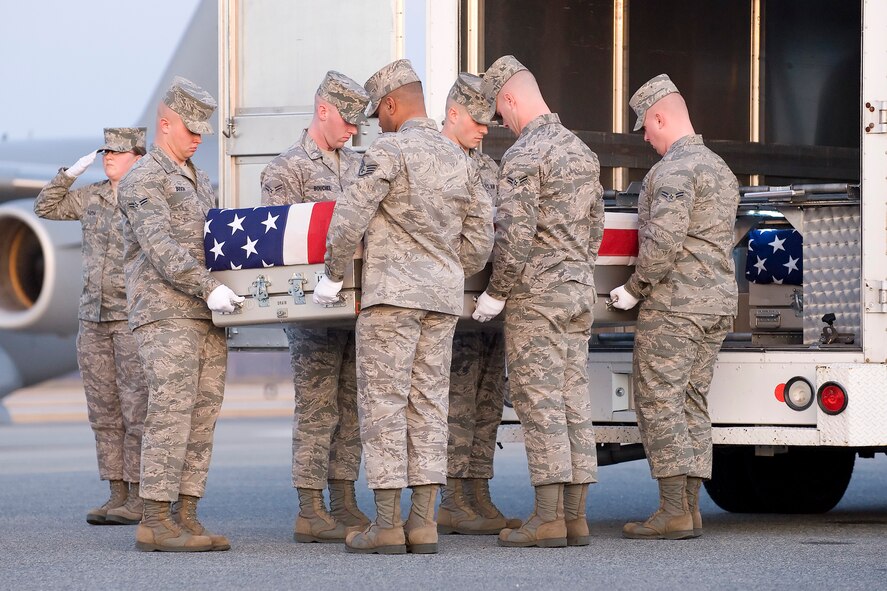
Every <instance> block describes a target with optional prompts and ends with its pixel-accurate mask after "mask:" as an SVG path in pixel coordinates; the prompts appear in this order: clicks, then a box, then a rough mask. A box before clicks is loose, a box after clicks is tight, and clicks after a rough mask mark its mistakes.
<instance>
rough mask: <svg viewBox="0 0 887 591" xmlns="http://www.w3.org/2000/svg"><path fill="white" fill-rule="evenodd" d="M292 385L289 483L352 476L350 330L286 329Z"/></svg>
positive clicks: (354, 434)
mask: <svg viewBox="0 0 887 591" xmlns="http://www.w3.org/2000/svg"><path fill="white" fill-rule="evenodd" d="M286 334H287V340H288V341H289V349H290V356H291V360H292V366H293V376H294V378H293V382H294V383H295V387H296V406H295V412H294V413H293V486H295V487H297V488H314V489H322V488H324V487H325V486H326V483H327V479H330V480H351V481H354V480H357V475H358V472H359V470H360V452H361V446H360V423H359V422H358V420H357V369H356V365H355V357H354V356H355V344H354V331H353V330H338V329H333V328H328V329H323V328H318V329H301V328H298V327H290V328H287V329H286Z"/></svg>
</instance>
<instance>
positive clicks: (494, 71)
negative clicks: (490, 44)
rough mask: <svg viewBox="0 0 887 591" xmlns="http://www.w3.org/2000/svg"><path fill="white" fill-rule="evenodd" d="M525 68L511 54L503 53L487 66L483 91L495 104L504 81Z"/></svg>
mask: <svg viewBox="0 0 887 591" xmlns="http://www.w3.org/2000/svg"><path fill="white" fill-rule="evenodd" d="M526 69H527V67H526V66H524V65H523V64H522V63H520V62H519V61H517V58H516V57H514V56H513V55H503V56H502V57H500V58H499V59H497V60H496V61H494V62H493V64H492V65H491V66H490V67H489V68H487V72H486V73H485V74H484V83H483V93H484V94H485V95H487V98H488V99H489V100H490V101H491V102H492V103H493V105H494V106H495V104H496V97H498V96H499V91H500V90H502V87H503V86H505V83H506V82H508V81H509V80H510V79H511V77H512V76H514V75H515V74H517V73H518V72H520V71H521V70H526Z"/></svg>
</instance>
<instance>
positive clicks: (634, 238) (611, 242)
mask: <svg viewBox="0 0 887 591" xmlns="http://www.w3.org/2000/svg"><path fill="white" fill-rule="evenodd" d="M637 258H638V214H636V213H616V212H606V213H605V214H604V239H603V240H602V241H601V247H600V249H599V250H598V257H597V264H598V265H633V264H635V261H637Z"/></svg>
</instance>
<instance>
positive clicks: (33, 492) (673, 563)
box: [0, 384, 887, 591]
mask: <svg viewBox="0 0 887 591" xmlns="http://www.w3.org/2000/svg"><path fill="white" fill-rule="evenodd" d="M50 386H51V384H50ZM69 386H70V385H69ZM266 386H268V384H265V385H261V384H254V385H253V386H252V387H250V386H249V385H246V384H241V385H240V386H239V387H242V388H243V391H242V392H241V393H240V394H234V392H235V391H236V389H235V390H230V389H229V396H230V398H229V399H228V400H227V401H226V406H225V408H224V410H223V414H222V419H221V420H220V421H219V424H218V427H217V430H216V445H215V451H214V455H213V462H212V467H211V469H210V474H209V484H208V491H207V496H206V498H205V499H204V500H203V501H202V502H201V504H200V516H201V520H202V521H203V523H204V524H205V525H206V526H208V527H209V528H210V529H211V530H214V531H217V532H219V533H224V534H226V535H227V536H229V538H230V539H231V542H232V546H233V548H232V549H231V550H230V551H228V552H215V553H209V552H207V553H200V554H168V553H156V552H155V553H142V552H138V551H136V550H135V547H134V535H135V533H134V530H135V528H134V526H90V525H87V524H86V521H85V516H86V512H87V510H88V509H89V508H90V507H92V506H94V505H97V504H100V503H101V502H103V501H104V500H105V498H107V484H106V483H103V482H100V481H99V480H98V478H97V474H96V467H95V451H94V443H93V437H92V433H91V431H90V429H89V427H88V425H87V424H86V422H85V420H79V419H75V420H71V419H70V418H64V417H70V416H71V413H75V414H76V412H79V411H77V410H76V406H77V404H76V402H72V401H71V399H72V397H74V398H76V396H75V395H72V394H70V391H69V392H68V394H65V395H62V394H59V393H58V392H57V393H56V394H58V398H57V399H56V400H55V402H56V404H57V405H61V406H64V405H63V404H62V403H63V402H64V401H66V400H67V404H70V408H68V409H64V408H55V409H53V408H52V403H51V399H52V396H50V394H52V393H51V392H50V394H46V392H45V391H44V392H43V393H42V394H41V393H39V392H32V393H31V394H30V395H29V396H26V397H25V398H31V400H29V401H26V400H4V403H6V404H5V406H6V408H7V410H8V411H9V414H10V415H11V416H13V417H18V418H19V419H22V418H23V417H26V416H29V417H31V418H32V419H33V420H28V421H27V422H25V421H22V420H19V421H16V422H12V423H10V422H7V423H6V424H0V589H10V590H27V589H118V588H119V589H127V590H130V589H132V590H135V589H151V590H154V589H157V590H160V589H162V590H172V589H191V590H200V589H245V588H249V589H397V588H401V589H415V588H423V589H428V588H441V589H459V588H463V589H476V588H483V589H484V590H485V591H486V590H493V589H527V588H529V589H554V588H561V589H562V588H582V589H585V588H589V589H598V588H604V589H606V588H613V589H636V588H640V589H782V588H806V589H830V590H831V589H884V588H885V587H887V583H885V581H887V564H885V559H887V457H885V456H884V455H883V454H881V455H878V456H876V458H875V459H858V460H857V464H856V470H855V473H854V477H853V480H852V481H851V483H850V487H849V489H848V490H847V493H846V495H845V497H844V499H843V500H842V501H841V503H840V504H839V505H838V507H837V508H836V509H834V510H833V511H831V512H830V513H827V514H823V515H804V516H790V515H738V514H731V513H726V512H723V511H721V510H720V509H718V508H717V507H716V506H715V505H714V504H713V503H712V502H711V500H710V499H709V498H708V497H707V495H704V494H703V499H702V511H703V517H704V521H705V534H704V536H703V537H702V538H699V539H696V540H688V541H635V540H624V539H622V537H621V527H622V524H623V523H624V522H625V521H628V520H634V519H639V518H645V517H646V516H647V515H648V514H649V513H650V512H651V511H652V510H653V509H655V505H656V503H657V495H656V487H655V483H654V481H652V480H651V479H650V476H649V471H648V468H647V464H646V462H644V461H638V462H630V463H626V464H620V465H616V466H606V467H603V468H601V470H600V474H599V478H600V482H599V483H598V484H595V485H593V486H592V488H591V492H590V494H589V502H588V518H589V523H590V526H591V532H592V538H591V544H590V545H589V546H587V547H582V548H564V549H535V548H531V549H516V548H500V547H498V546H497V545H496V538H495V537H494V536H441V541H440V553H439V554H437V555H405V556H375V555H372V556H363V555H353V554H348V553H346V552H345V551H344V548H343V547H342V546H341V545H339V544H297V543H294V542H293V541H292V527H293V520H294V518H295V513H296V507H297V505H296V494H295V491H294V490H293V489H292V486H291V482H290V453H291V452H290V444H291V439H290V437H291V434H290V417H289V414H290V413H291V409H292V402H291V399H288V398H287V397H288V396H289V394H286V395H282V394H281V395H275V396H271V395H270V394H269V391H268V390H267V389H266ZM281 388H283V389H284V390H285V385H282V386H281ZM44 390H46V388H44ZM48 390H50V391H51V390H52V388H48ZM69 390H70V388H69ZM19 395H20V394H16V396H19ZM41 396H49V399H50V401H47V399H43V400H42V402H40V404H39V405H38V404H37V402H38V400H39V399H40V397H41ZM263 401H264V402H263ZM26 402H27V404H26ZM16 405H19V406H18V408H16ZM28 405H36V406H42V407H49V409H50V410H49V411H46V410H44V411H41V412H42V415H43V418H42V419H39V418H38V417H37V415H40V414H41V413H38V412H36V411H34V410H33V409H32V410H31V411H28V413H25V412H24V411H23V410H22V407H23V406H25V407H27V406H28ZM275 405H277V406H275ZM272 406H273V407H275V408H274V409H270V407H272ZM10 407H11V410H10ZM278 407H279V408H278ZM250 413H252V414H255V415H260V416H259V417H252V416H250ZM53 417H54V418H53ZM492 491H493V497H494V500H495V501H496V502H497V503H498V505H499V506H500V508H501V509H502V510H503V512H505V513H506V514H507V515H509V516H517V517H526V516H527V515H528V514H529V513H530V512H531V510H532V501H533V498H532V489H531V487H530V486H529V479H528V474H527V469H526V458H525V455H524V450H523V447H522V445H520V444H505V446H504V449H502V450H499V451H498V452H497V457H496V477H495V478H494V480H493V481H492ZM358 494H359V503H360V505H361V507H362V508H363V510H364V511H365V512H367V513H368V514H369V515H370V516H372V513H373V505H372V495H371V493H370V492H369V491H368V490H367V489H366V484H365V482H363V479H361V481H360V482H358ZM408 496H409V495H408V493H405V494H404V503H403V509H404V515H405V514H406V511H407V508H408Z"/></svg>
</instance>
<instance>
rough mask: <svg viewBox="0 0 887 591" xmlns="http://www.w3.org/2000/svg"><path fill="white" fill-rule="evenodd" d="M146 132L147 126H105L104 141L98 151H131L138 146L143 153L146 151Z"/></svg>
mask: <svg viewBox="0 0 887 591" xmlns="http://www.w3.org/2000/svg"><path fill="white" fill-rule="evenodd" d="M147 133H148V128H147V127H106V128H105V143H104V145H103V146H102V147H101V148H99V150H98V151H99V152H101V151H103V150H108V151H110V152H131V151H132V150H135V149H136V148H140V149H141V151H142V153H143V154H144V153H145V151H146V148H145V134H147Z"/></svg>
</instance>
